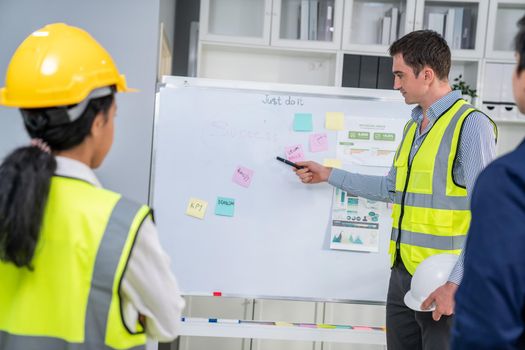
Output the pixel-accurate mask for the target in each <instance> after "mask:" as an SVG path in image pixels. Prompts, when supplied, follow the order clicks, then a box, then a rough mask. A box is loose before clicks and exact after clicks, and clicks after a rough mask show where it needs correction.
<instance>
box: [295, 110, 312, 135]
mask: <svg viewBox="0 0 525 350" xmlns="http://www.w3.org/2000/svg"><path fill="white" fill-rule="evenodd" d="M293 130H294V131H312V130H313V126H312V114H311V113H295V117H294V120H293Z"/></svg>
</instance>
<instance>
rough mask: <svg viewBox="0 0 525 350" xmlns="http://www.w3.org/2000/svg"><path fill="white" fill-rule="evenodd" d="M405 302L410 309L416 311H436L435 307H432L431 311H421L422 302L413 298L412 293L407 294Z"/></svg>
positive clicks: (428, 310)
mask: <svg viewBox="0 0 525 350" xmlns="http://www.w3.org/2000/svg"><path fill="white" fill-rule="evenodd" d="M404 301H405V305H406V306H408V307H409V308H411V309H412V310H414V311H420V312H430V311H434V310H435V309H436V307H435V305H432V307H431V308H430V309H427V310H423V309H421V301H419V300H416V299H415V298H414V297H413V296H412V293H411V292H410V291H408V292H407V294H405V298H404Z"/></svg>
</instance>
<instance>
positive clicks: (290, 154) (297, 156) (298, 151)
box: [284, 145, 304, 162]
mask: <svg viewBox="0 0 525 350" xmlns="http://www.w3.org/2000/svg"><path fill="white" fill-rule="evenodd" d="M284 153H285V154H286V159H288V160H289V161H290V162H300V161H303V160H304V152H303V146H301V145H293V146H288V147H286V149H285V151H284Z"/></svg>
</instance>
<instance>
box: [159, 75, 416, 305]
mask: <svg viewBox="0 0 525 350" xmlns="http://www.w3.org/2000/svg"><path fill="white" fill-rule="evenodd" d="M164 83H165V84H164V85H163V86H162V87H161V88H160V89H159V92H158V94H157V101H156V118H155V119H156V120H155V135H154V157H153V174H152V184H151V188H152V193H151V198H150V203H151V204H152V206H153V208H154V210H155V219H156V222H157V225H158V229H159V235H160V239H161V243H162V245H163V247H164V249H165V250H166V251H167V252H168V254H169V255H170V257H171V263H172V267H173V270H174V273H175V275H176V277H177V279H178V281H179V284H180V287H181V289H182V291H183V293H184V294H187V295H210V294H211V293H213V292H216V291H218V292H221V293H222V294H223V295H231V296H245V297H272V298H273V297H274V298H291V299H299V300H303V299H308V300H324V301H328V300H341V301H342V300H345V301H348V300H352V301H372V302H384V301H385V300H386V292H387V286H388V279H389V272H390V269H389V256H388V242H389V237H390V227H386V226H385V227H384V230H383V232H381V234H380V242H379V253H363V252H350V251H337V250H331V249H330V248H329V246H330V215H331V202H332V193H333V187H332V186H330V185H329V184H327V183H324V184H318V185H304V184H302V183H301V182H300V181H299V180H298V179H297V177H296V175H295V174H294V173H293V172H292V170H291V167H289V166H287V165H285V164H283V163H281V162H278V161H276V160H275V157H276V156H284V148H285V147H286V146H288V145H292V144H302V145H303V149H304V150H305V156H306V158H307V159H311V160H315V161H318V162H321V163H322V162H323V160H324V159H326V158H335V154H336V148H335V146H336V138H337V136H336V131H329V130H325V128H324V122H325V113H326V112H344V113H345V118H346V119H348V118H352V117H354V116H359V117H363V116H366V117H370V118H394V119H396V120H399V122H400V123H403V124H404V123H405V122H406V120H407V119H408V118H409V117H410V107H409V106H407V105H405V104H404V102H403V100H402V99H401V98H400V95H399V93H398V92H397V91H374V90H363V89H341V88H332V87H311V86H299V85H280V84H264V83H240V82H226V81H213V80H209V79H196V78H193V79H191V78H181V77H165V78H164ZM371 94H375V96H374V95H371ZM378 96H383V97H378ZM385 96H386V97H385ZM263 101H266V102H268V101H274V103H273V104H272V103H270V104H269V103H264V102H263ZM295 113H312V116H313V132H326V133H327V134H328V139H329V145H330V147H329V150H328V151H326V152H319V153H310V152H309V148H308V135H309V134H310V133H308V132H295V131H293V125H292V124H293V118H294V114H295ZM238 166H244V167H247V168H249V169H252V170H253V171H254V174H253V179H252V181H251V184H250V186H249V187H248V188H245V187H242V186H239V185H238V184H236V183H234V182H233V181H232V176H233V173H234V171H235V170H236V168H237V167H238ZM191 197H193V198H199V199H201V200H204V201H207V202H208V208H207V212H206V214H205V217H204V218H203V219H198V218H195V217H192V216H188V215H186V208H187V206H188V202H189V199H190V198H191ZM218 197H228V198H233V199H235V212H234V216H233V217H227V216H218V215H215V213H214V210H215V202H216V201H217V198H218Z"/></svg>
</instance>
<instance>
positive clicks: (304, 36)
mask: <svg viewBox="0 0 525 350" xmlns="http://www.w3.org/2000/svg"><path fill="white" fill-rule="evenodd" d="M309 12H310V1H308V0H301V23H300V27H301V35H300V39H301V40H308V23H309V18H308V15H309Z"/></svg>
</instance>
